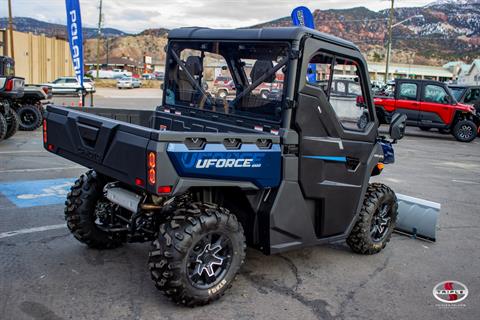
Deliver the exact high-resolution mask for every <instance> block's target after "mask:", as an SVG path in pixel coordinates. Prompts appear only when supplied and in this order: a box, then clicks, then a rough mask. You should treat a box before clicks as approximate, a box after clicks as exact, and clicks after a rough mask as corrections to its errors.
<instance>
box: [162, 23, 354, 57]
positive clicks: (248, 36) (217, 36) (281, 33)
mask: <svg viewBox="0 0 480 320" xmlns="http://www.w3.org/2000/svg"><path fill="white" fill-rule="evenodd" d="M305 35H310V36H313V37H314V38H317V39H319V40H323V41H327V42H330V43H334V44H337V45H340V46H343V47H347V48H350V49H354V50H357V51H359V49H358V47H357V46H356V45H355V44H353V43H352V42H350V41H347V40H344V39H341V38H337V37H335V36H332V35H329V34H326V33H323V32H320V31H317V30H314V29H309V28H305V27H287V28H262V29H210V28H200V27H192V28H178V29H173V30H171V31H170V32H169V33H168V38H169V39H178V40H180V39H182V40H300V39H302V38H303V37H304V36H305Z"/></svg>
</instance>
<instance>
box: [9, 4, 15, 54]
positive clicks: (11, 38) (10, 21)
mask: <svg viewBox="0 0 480 320" xmlns="http://www.w3.org/2000/svg"><path fill="white" fill-rule="evenodd" d="M8 30H9V35H10V51H11V53H12V54H11V57H12V59H13V60H15V50H13V18H12V0H8Z"/></svg>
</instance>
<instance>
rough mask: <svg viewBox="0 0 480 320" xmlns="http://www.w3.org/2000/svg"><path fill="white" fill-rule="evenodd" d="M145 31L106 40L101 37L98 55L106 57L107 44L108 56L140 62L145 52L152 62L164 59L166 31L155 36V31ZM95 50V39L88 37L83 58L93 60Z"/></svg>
mask: <svg viewBox="0 0 480 320" xmlns="http://www.w3.org/2000/svg"><path fill="white" fill-rule="evenodd" d="M145 32H146V31H144V32H142V33H141V34H138V35H128V36H122V37H114V38H109V39H108V41H106V40H105V39H102V40H101V41H100V51H99V52H100V57H101V58H104V57H106V52H107V46H108V51H109V57H126V58H131V59H133V60H135V61H137V62H140V63H141V62H142V61H143V56H144V55H145V54H146V55H149V56H151V57H153V59H154V62H163V61H165V51H164V48H165V46H166V44H167V34H166V32H165V33H163V35H161V36H157V35H156V34H157V33H156V32H153V31H149V32H146V33H145ZM96 50H97V40H96V39H88V40H87V41H86V42H85V60H86V61H95V59H96V52H97V51H96Z"/></svg>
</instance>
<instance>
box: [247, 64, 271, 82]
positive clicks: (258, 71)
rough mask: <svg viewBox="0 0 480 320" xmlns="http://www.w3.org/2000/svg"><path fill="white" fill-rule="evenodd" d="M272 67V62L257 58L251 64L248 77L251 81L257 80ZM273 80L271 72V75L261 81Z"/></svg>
mask: <svg viewBox="0 0 480 320" xmlns="http://www.w3.org/2000/svg"><path fill="white" fill-rule="evenodd" d="M270 69H273V62H272V61H269V60H257V61H255V64H254V65H253V68H252V71H250V78H251V79H252V83H253V82H255V81H257V80H258V79H259V78H260V77H261V76H263V75H264V74H266V73H267V72H269V71H270ZM273 81H275V74H272V76H271V77H269V78H267V79H265V81H263V82H273Z"/></svg>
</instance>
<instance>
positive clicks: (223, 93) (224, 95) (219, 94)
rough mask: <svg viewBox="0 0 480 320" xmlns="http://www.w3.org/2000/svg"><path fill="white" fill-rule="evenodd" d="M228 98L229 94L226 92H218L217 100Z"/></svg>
mask: <svg viewBox="0 0 480 320" xmlns="http://www.w3.org/2000/svg"><path fill="white" fill-rule="evenodd" d="M227 96H228V92H227V91H226V90H219V91H218V92H217V98H220V99H225V98H226V97H227Z"/></svg>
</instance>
